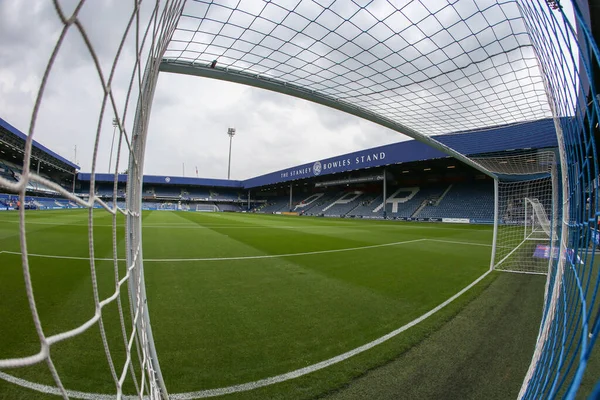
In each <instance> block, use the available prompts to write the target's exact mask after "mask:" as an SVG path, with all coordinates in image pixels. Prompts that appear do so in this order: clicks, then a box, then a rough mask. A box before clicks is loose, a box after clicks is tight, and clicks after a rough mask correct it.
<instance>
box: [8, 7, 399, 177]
mask: <svg viewBox="0 0 600 400" xmlns="http://www.w3.org/2000/svg"><path fill="white" fill-rule="evenodd" d="M62 3H64V4H65V9H66V10H67V11H68V10H70V9H72V8H71V7H72V3H73V2H69V1H67V2H62ZM101 3H104V2H102V1H90V2H88V3H86V5H85V6H84V9H83V10H82V14H81V19H82V21H84V23H86V24H85V26H86V28H87V29H86V31H87V32H88V34H89V35H90V38H91V40H92V42H93V44H94V47H95V48H97V52H98V53H100V55H103V53H102V51H103V46H104V45H105V44H106V43H108V42H110V41H111V40H112V41H113V42H116V41H115V40H114V39H115V38H118V37H119V36H120V33H119V29H122V26H123V22H124V20H123V18H120V17H119V15H118V13H115V11H118V10H121V7H122V4H120V3H131V2H124V1H123V2H120V1H118V0H113V1H112V2H111V1H108V2H106V3H108V4H101ZM107 6H108V9H105V7H107ZM123 14H124V13H123ZM104 17H109V18H104ZM60 28H61V24H60V23H59V21H58V18H57V15H56V12H55V10H54V8H53V6H52V4H51V2H49V1H47V0H31V1H29V0H28V1H0V117H1V118H3V119H5V120H6V121H7V122H9V123H10V124H12V125H14V126H15V127H16V128H18V129H19V130H21V131H22V132H25V133H27V131H28V128H29V123H30V119H31V112H32V109H33V105H34V101H35V96H36V94H37V90H38V87H39V84H40V81H41V77H42V74H43V71H44V67H45V65H46V63H47V60H48V58H49V56H50V54H51V51H52V46H53V45H54V43H55V42H56V38H57V37H58V34H59V32H60ZM115 31H116V32H115ZM107 46H109V45H107ZM110 50H111V49H107V51H106V53H107V54H108V53H110ZM109 59H110V58H109ZM117 85H120V86H119V87H117ZM126 85H127V80H126V79H122V80H118V81H117V84H116V85H115V90H120V91H122V92H125V91H126ZM100 95H101V90H100V86H99V84H98V78H97V75H96V73H95V71H94V68H93V64H92V60H91V58H90V57H89V56H88V52H87V50H86V49H85V47H84V46H83V43H82V41H81V39H80V37H79V35H78V34H77V33H76V32H74V31H73V32H70V33H69V34H67V37H66V39H65V45H64V47H63V49H62V50H61V53H59V57H58V59H57V61H56V62H55V66H54V68H53V70H52V73H51V75H50V79H49V82H48V87H47V89H46V92H45V95H44V98H43V102H42V107H41V108H40V115H39V117H38V122H37V125H36V130H35V134H34V138H35V139H36V140H37V141H39V142H40V143H42V144H44V145H45V146H47V147H48V148H50V149H52V150H53V151H55V152H57V153H58V154H60V155H61V156H63V157H65V158H67V159H69V160H74V157H75V146H77V160H74V161H77V162H78V165H80V166H81V169H82V171H84V172H86V171H90V169H91V159H92V154H93V146H94V138H95V132H96V127H97V125H98V122H97V121H98V113H99V104H100V100H101V97H100ZM112 116H113V115H112V112H111V111H110V110H109V111H107V113H106V116H105V118H104V120H103V121H102V123H101V124H100V125H101V141H100V146H99V150H98V165H97V170H98V171H100V172H107V170H108V160H109V153H110V146H111V139H112V132H113V128H112V124H111V119H112ZM228 127H235V128H236V129H237V135H236V136H235V138H234V140H233V151H232V153H233V155H232V167H231V170H232V172H231V177H232V179H245V178H250V177H253V176H257V175H260V174H264V173H268V172H272V171H275V170H278V169H282V168H286V167H289V166H294V165H297V164H301V163H304V162H309V161H313V160H317V159H321V158H325V157H330V156H335V155H338V154H343V153H346V152H351V151H355V150H360V149H364V148H369V147H374V146H379V145H383V144H388V143H393V142H396V141H399V140H406V137H404V136H403V135H400V134H398V133H395V132H393V131H391V130H388V129H386V128H382V127H380V126H378V125H375V124H373V123H370V122H368V121H364V120H362V119H359V118H357V117H353V116H350V115H347V114H345V113H342V112H340V111H337V110H333V109H329V108H326V107H323V106H320V105H317V104H313V103H310V102H307V101H304V100H299V99H296V98H292V97H289V96H285V95H281V94H277V93H272V92H268V91H265V90H261V89H255V88H251V87H247V86H242V85H239V84H232V83H226V82H220V81H216V80H210V79H206V78H197V77H190V76H181V75H175V74H168V73H161V75H160V78H159V81H158V87H157V91H156V95H155V101H154V105H153V109H152V117H151V124H150V128H149V136H148V144H147V150H146V161H145V169H144V172H145V173H146V174H155V175H171V176H181V175H182V173H183V171H182V170H183V164H185V174H186V176H195V168H196V167H198V171H199V176H200V177H206V178H226V177H227V157H228V153H227V152H228V146H229V139H228V136H227V128H228ZM113 165H114V164H113ZM121 165H122V167H121V168H120V169H124V168H125V164H124V163H122V164H121Z"/></svg>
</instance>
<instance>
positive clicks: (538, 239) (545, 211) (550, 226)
mask: <svg viewBox="0 0 600 400" xmlns="http://www.w3.org/2000/svg"><path fill="white" fill-rule="evenodd" d="M555 159H556V157H555V153H554V152H553V151H539V152H533V153H531V152H529V153H524V154H517V155H512V156H497V157H488V158H482V159H479V162H480V163H481V164H483V165H485V166H486V167H487V168H489V169H490V170H492V171H494V172H495V173H496V174H497V175H498V192H497V194H496V196H497V202H498V210H497V216H496V221H497V239H496V247H495V257H494V260H493V266H494V268H495V269H498V270H505V271H515V272H529V273H540V274H545V273H547V272H548V267H549V264H550V262H551V261H552V257H556V254H557V241H556V238H557V233H556V230H557V223H558V220H557V218H558V213H557V210H556V208H557V203H556V199H555V198H554V194H555V189H556V190H558V187H557V179H556V161H555Z"/></svg>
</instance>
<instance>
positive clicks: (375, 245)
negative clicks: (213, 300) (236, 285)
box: [144, 239, 427, 262]
mask: <svg viewBox="0 0 600 400" xmlns="http://www.w3.org/2000/svg"><path fill="white" fill-rule="evenodd" d="M423 240H427V239H414V240H406V241H403V242H393V243H383V244H374V245H371V246H362V247H349V248H346V249H333V250H319V251H308V252H304V253H288V254H267V255H261V256H241V257H213V258H162V259H161V258H154V259H149V260H144V262H186V261H233V260H257V259H263V258H283V257H299V256H312V255H315V254H328V253H342V252H345V251H356V250H366V249H375V248H378V247H389V246H397V245H399V244H407V243H415V242H421V241H423Z"/></svg>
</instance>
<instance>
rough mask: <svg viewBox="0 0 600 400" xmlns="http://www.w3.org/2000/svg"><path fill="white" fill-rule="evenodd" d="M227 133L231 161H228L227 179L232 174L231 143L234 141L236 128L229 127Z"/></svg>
mask: <svg viewBox="0 0 600 400" xmlns="http://www.w3.org/2000/svg"><path fill="white" fill-rule="evenodd" d="M227 134H228V135H229V163H227V179H229V177H230V175H231V143H232V141H233V137H234V136H235V128H229V129H227Z"/></svg>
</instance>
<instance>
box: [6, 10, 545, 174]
mask: <svg viewBox="0 0 600 400" xmlns="http://www.w3.org/2000/svg"><path fill="white" fill-rule="evenodd" d="M298 1H299V0H278V3H281V4H282V5H284V6H285V7H288V9H289V10H291V9H294V7H296V6H298V7H300V8H302V7H304V8H305V9H303V10H301V11H298V12H299V13H300V12H302V13H303V14H302V15H303V16H304V15H305V14H304V13H315V15H314V16H313V17H311V18H313V19H314V20H315V21H313V22H311V23H310V24H308V20H304V21H305V22H302V21H301V20H302V18H303V17H299V15H295V17H296V18H295V21H296V22H294V23H293V24H292V25H293V26H292V27H291V29H290V28H285V30H283V26H284V25H285V24H286V23H287V22H285V21H287V20H288V19H287V17H288V16H289V15H288V14H289V12H288V11H286V10H284V9H282V8H281V7H280V6H277V5H274V4H273V2H264V1H263V0H235V1H234V2H233V3H232V2H231V0H219V1H216V2H215V4H217V5H214V4H213V5H211V6H210V9H207V8H206V5H203V4H202V3H198V2H192V1H188V5H187V6H186V11H188V12H189V13H191V14H192V15H204V14H208V15H209V16H210V17H212V18H215V19H217V20H222V22H224V23H227V24H229V23H236V24H244V23H246V22H244V20H245V21H247V25H246V27H250V26H252V28H251V29H254V28H256V29H259V30H264V32H266V33H267V34H268V32H270V31H271V30H273V28H270V26H273V27H275V26H277V27H278V29H279V28H281V29H282V30H280V31H275V30H273V32H274V33H272V34H271V35H272V37H269V38H270V39H271V42H277V41H279V42H280V43H284V42H283V40H288V42H286V46H288V47H289V48H288V50H286V51H287V53H285V54H283V53H280V54H278V56H279V57H286V54H287V55H289V54H296V55H295V56H293V57H296V58H295V59H293V60H291V61H286V63H288V65H287V67H289V66H290V65H292V66H293V65H302V64H304V66H302V67H296V68H298V69H297V70H296V71H299V73H303V74H305V75H310V74H311V71H317V72H314V73H315V74H323V75H325V74H327V73H330V75H332V76H334V77H335V79H330V78H327V79H330V80H328V81H327V82H326V83H327V84H328V85H329V86H327V90H331V93H338V94H339V95H341V97H342V98H345V99H347V100H348V101H351V102H354V104H357V105H359V106H365V107H371V109H373V110H375V111H376V112H380V113H383V115H384V116H386V117H388V118H391V119H393V120H395V121H398V122H400V123H403V124H406V125H408V126H411V127H413V128H416V129H417V130H418V131H421V132H423V133H425V134H431V133H436V132H437V133H441V132H444V133H445V132H453V131H457V130H461V129H473V128H475V127H487V126H493V125H500V124H506V123H514V122H518V121H525V120H533V119H539V118H543V117H547V116H549V115H550V114H549V109H548V107H547V103H546V94H545V91H544V88H543V85H542V79H541V76H540V74H539V70H538V69H537V64H536V61H535V60H536V59H535V57H534V53H533V50H532V48H531V46H530V43H529V41H528V38H527V35H526V34H525V26H524V24H523V23H522V22H521V21H520V20H519V15H520V14H519V11H518V9H517V8H516V5H515V3H511V2H500V3H498V2H496V1H495V0H476V1H475V0H458V1H452V2H445V1H442V0H439V1H438V0H436V1H435V2H434V1H431V2H430V1H429V0H428V1H424V0H421V1H413V2H404V1H396V0H388V1H383V0H381V1H379V0H377V1H374V2H373V3H372V4H369V10H370V11H369V13H371V14H369V13H367V12H366V11H365V10H362V9H360V8H359V7H357V6H356V4H355V3H353V2H350V1H347V2H345V1H338V2H335V3H333V5H331V7H330V8H324V7H321V5H319V4H320V3H323V1H321V0H318V1H320V3H318V1H317V2H311V1H309V0H303V1H302V2H301V3H300V5H298V4H299V3H298ZM313 1H316V0H313ZM59 3H60V4H61V7H62V8H63V12H64V13H65V15H67V16H69V15H70V14H71V13H72V11H73V9H74V7H75V5H76V4H77V3H78V2H77V1H76V0H63V1H60V2H59ZM326 3H327V4H329V3H330V2H326ZM133 4H134V2H133V1H125V0H94V1H87V2H86V3H85V4H84V6H83V8H82V9H81V12H80V13H79V15H78V16H79V21H80V22H81V25H82V26H83V27H84V31H85V35H86V36H87V38H88V39H89V42H90V43H91V47H92V48H93V53H94V54H95V56H96V59H97V60H98V63H99V69H100V70H101V74H102V76H104V79H105V80H107V79H108V76H109V74H110V71H111V68H112V65H113V60H114V59H115V56H116V54H117V51H118V48H119V43H120V39H121V38H122V37H126V38H127V39H126V40H125V42H124V46H123V51H122V52H121V54H120V56H119V57H118V62H117V67H116V69H115V71H116V73H115V76H114V79H113V81H112V84H111V89H112V92H113V94H114V98H115V101H116V104H117V110H118V115H119V116H120V117H121V118H122V117H123V110H124V109H125V102H126V99H127V90H128V85H129V81H130V77H131V71H132V70H133V65H134V61H135V35H134V34H133V32H131V31H130V32H129V34H128V35H124V33H125V31H126V26H127V22H128V18H129V16H130V15H131V14H132V7H133ZM163 4H164V3H163ZM226 4H229V5H230V6H231V7H238V9H236V10H235V11H234V12H233V13H232V9H231V8H227V7H222V5H226ZM152 6H153V2H148V1H147V2H144V3H143V4H142V12H141V18H140V19H141V20H142V21H148V16H149V14H150V11H151V9H152ZM202 7H205V11H202V9H201V8H202ZM228 7H229V6H228ZM278 7H279V8H278ZM307 7H308V8H307ZM352 7H354V9H352ZM244 9H249V10H252V12H260V13H261V18H268V19H262V20H260V19H256V21H259V20H260V21H262V22H261V23H260V24H258V25H256V24H255V23H254V22H252V21H254V20H253V16H251V15H249V14H246V15H244V14H243V13H242V12H241V11H240V10H244ZM215 10H216V12H213V11H215ZM261 10H262V11H261ZM282 10H283V11H282ZM315 10H317V11H315ZM319 10H320V11H319ZM273 11H275V13H273ZM319 13H321V14H319ZM430 14H433V15H430ZM184 15H186V12H185V11H184ZM230 16H231V17H230ZM375 16H376V17H375ZM430 17H431V18H433V19H435V20H436V21H433V20H431V18H430ZM278 18H280V19H278ZM427 18H429V19H427ZM463 18H466V19H464V20H463ZM230 19H231V21H233V20H235V22H231V21H230ZM420 19H422V21H427V22H420V21H421V20H420ZM228 21H229V22H228ZM272 21H275V22H274V23H273V22H272ZM298 21H300V22H298ZM336 21H337V22H336ZM378 21H379V22H378ZM439 21H441V22H439ZM316 23H319V24H322V25H321V26H320V27H318V26H316V25H315V24H316ZM392 23H393V24H392ZM205 24H206V20H200V19H195V18H190V17H188V16H185V17H183V18H182V20H181V22H180V28H182V27H186V28H187V27H189V29H191V31H190V32H191V33H190V32H186V31H184V30H182V29H179V30H178V31H177V32H176V35H175V36H174V37H176V38H178V39H181V38H182V37H185V36H186V35H187V36H188V37H193V38H194V39H193V40H194V41H195V43H192V45H189V44H188V43H187V42H186V41H182V42H178V43H176V42H173V43H172V44H171V46H170V47H169V50H170V51H169V52H168V55H169V56H170V57H178V56H177V54H181V56H182V57H183V56H186V55H189V54H191V55H192V56H194V54H199V56H198V57H199V58H198V60H199V61H200V62H201V63H203V64H206V63H207V62H209V63H210V61H211V60H212V59H213V57H215V56H214V54H219V55H217V56H216V57H217V58H219V60H220V61H219V62H220V63H221V64H220V66H221V65H228V64H227V63H228V62H229V63H230V64H229V65H234V67H237V68H249V67H248V65H250V66H252V68H254V70H252V71H253V72H256V71H259V72H260V71H268V70H269V68H271V67H265V65H260V63H261V62H262V61H259V62H256V61H253V62H250V63H248V62H247V61H245V60H242V58H240V57H241V56H234V58H231V57H229V58H227V57H228V56H227V54H224V53H225V50H223V49H225V48H227V46H230V47H229V48H228V49H227V52H236V51H237V54H246V55H249V54H248V53H244V52H252V56H253V57H255V59H258V60H261V59H263V60H264V56H265V55H266V54H268V53H270V52H272V50H270V49H269V48H266V47H264V46H263V47H261V46H256V45H255V42H254V40H255V39H249V40H250V42H246V43H243V40H242V41H240V40H237V41H234V40H231V41H230V42H229V43H232V44H227V45H222V47H218V46H213V44H214V43H213V41H212V39H211V37H212V35H211V34H208V33H207V32H217V31H220V29H222V28H221V27H223V26H224V25H223V24H219V23H218V22H217V24H216V25H214V24H213V25H211V24H208V28H207V27H206V26H205ZM277 24H279V25H277ZM294 24H295V25H294ZM307 24H308V25H307ZM340 24H341V25H340ZM386 24H391V26H393V28H394V29H398V30H401V29H404V31H402V32H403V33H402V35H400V34H397V33H396V32H395V31H392V30H391V29H390V28H389V27H388V25H386ZM402 24H403V25H402ZM338 25H339V26H338ZM401 25H402V26H404V27H403V28H402V27H401ZM62 26H63V25H62V23H61V22H60V20H59V18H58V15H57V13H56V11H55V10H54V5H53V4H52V2H50V1H48V0H28V1H8V0H5V1H1V0H0V117H2V118H3V119H5V120H6V121H8V122H9V123H11V124H12V125H14V126H15V127H17V128H18V129H19V130H21V131H22V132H25V133H27V132H28V131H29V125H30V121H31V116H32V110H33V109H34V104H35V99H36V95H37V93H38V89H39V87H40V82H41V80H42V76H43V75H44V71H45V68H46V65H47V64H48V60H49V59H50V56H51V54H52V50H53V48H54V45H55V43H56V42H57V39H58V38H59V35H60V32H61V28H62ZM304 26H307V28H306V29H305V28H304ZM322 26H327V28H328V29H329V30H327V29H324V28H322ZM227 27H228V28H231V29H234V28H235V29H237V34H238V35H240V34H241V33H240V32H244V35H245V34H247V33H252V35H255V36H256V31H254V32H251V31H244V29H246V28H244V29H242V28H239V26H238V27H237V28H236V27H231V26H230V25H227ZM315 27H317V28H319V29H321V31H322V32H323V33H321V34H318V33H315V32H313V31H314V28H315ZM342 27H344V28H342ZM359 27H360V29H359ZM206 29H208V30H206ZM235 29H234V30H235ZM303 29H305V30H304V31H303ZM361 29H362V30H363V31H362V33H361ZM298 31H303V32H305V33H306V35H304V36H302V37H300V35H296V33H297V32H298ZM317 31H318V30H317ZM228 32H229V31H228ZM353 32H354V33H353ZM436 32H437V33H436ZM222 34H223V35H225V34H226V33H225V32H224V31H223V32H222ZM227 34H232V33H227ZM367 34H368V35H371V36H369V37H366V36H368V35H367ZM258 35H259V36H260V34H258ZM285 35H289V36H288V37H286V36H285ZM307 35H319V37H320V39H313V36H310V37H309V36H307ZM340 35H341V36H340ZM352 35H358V36H356V43H359V44H361V46H363V49H366V48H367V46H368V45H367V44H366V42H365V43H362V42H363V41H365V40H366V39H368V40H367V42H368V41H371V42H370V43H372V44H371V46H373V47H371V48H370V50H368V51H365V50H360V49H359V50H358V51H359V53H357V55H356V56H354V55H352V56H348V54H347V53H340V51H342V52H343V51H350V50H348V49H350V48H352V46H354V48H355V49H358V47H357V46H356V45H355V44H354V42H352V43H350V42H348V41H349V40H355V39H349V38H351V37H352ZM365 35H366V36H365ZM390 35H391V36H390ZM440 35H441V36H440ZM234 36H235V35H234ZM236 37H237V36H236ZM261 37H264V35H262V36H261ZM279 37H281V40H280V39H279ZM386 38H387V39H386ZM220 39H222V40H221V42H223V41H225V42H227V41H228V40H229V39H226V38H223V37H220ZM190 40H191V39H190ZM256 40H259V39H256ZM434 40H435V42H434ZM407 41H408V42H407ZM261 43H262V44H265V45H266V46H268V45H267V44H266V43H267V41H263V42H261ZM373 43H378V44H377V45H376V46H375V45H373ZM442 43H446V44H445V45H442ZM237 45H240V46H241V45H244V46H248V45H249V46H250V47H249V48H248V50H244V51H242V52H241V53H240V51H238V50H239V49H236V48H235V46H237ZM178 46H179V47H178ZM181 46H183V47H181ZM223 46H224V47H223ZM437 46H442V48H441V49H438V48H437ZM276 47H277V45H276V46H275V48H276ZM183 48H185V49H186V51H185V52H184V51H179V50H178V49H183ZM283 48H284V47H280V49H283ZM190 49H205V50H199V51H200V53H193V52H190V51H189V50H190ZM172 50H175V51H172ZM338 50H339V51H338ZM214 51H216V52H217V53H211V52H214ZM278 51H279V50H278ZM282 51H283V50H282ZM360 52H362V53H360ZM57 54H58V55H57V57H56V59H55V60H54V62H53V63H52V68H51V69H50V74H49V79H48V83H47V85H46V87H45V90H44V96H43V98H42V101H41V103H40V104H41V106H40V108H39V113H38V115H37V119H36V125H35V130H34V138H35V140H37V141H39V142H40V143H42V144H44V145H45V146H47V147H49V148H50V149H52V150H54V151H55V152H57V153H58V154H60V155H62V156H63V157H65V158H67V159H69V160H73V161H75V162H76V163H78V164H79V165H80V166H81V170H82V171H84V172H88V171H90V170H91V168H92V162H93V160H94V156H93V155H94V145H95V139H96V137H97V135H96V132H97V131H98V130H99V132H100V134H99V141H98V150H97V156H96V158H95V159H96V171H97V172H108V166H109V160H110V156H109V155H110V153H111V140H112V133H113V127H112V118H113V116H114V115H115V114H114V112H113V110H112V108H111V107H108V108H106V109H105V111H104V113H103V114H102V117H100V110H101V109H102V107H101V105H102V101H103V93H104V92H103V88H102V86H101V85H100V80H99V73H98V70H97V68H96V67H95V63H94V59H93V58H92V57H91V55H90V54H91V53H90V51H89V50H88V48H87V45H86V43H85V41H84V40H83V36H82V34H80V33H79V32H78V31H77V29H76V26H71V29H70V30H69V31H68V33H67V34H66V36H65V38H64V41H63V42H62V46H61V48H60V51H59V52H58V53H57ZM276 55H277V54H275V53H273V56H269V60H267V61H268V62H271V63H272V62H274V61H273V60H275V59H277V57H276ZM402 56H404V57H406V58H404V57H402ZM235 57H238V58H237V59H236V58H235ZM271 57H272V58H271ZM307 57H308V58H311V57H312V58H313V60H315V61H314V62H309V64H306V62H303V61H302V60H303V59H306V58H307ZM348 57H350V58H348ZM365 57H367V58H368V57H371V61H364V60H365ZM410 57H417V58H413V59H412V60H411V59H410ZM143 58H144V59H145V57H143ZM188 59H189V58H188ZM344 59H346V61H343V60H344ZM332 60H333V62H332ZM337 60H342V61H337ZM375 60H377V61H376V62H375ZM407 60H411V61H407ZM292 61H293V62H292ZM223 63H225V64H223ZM253 63H255V64H253ZM265 63H266V61H265ZM327 63H329V64H327ZM361 63H362V64H361ZM319 65H320V66H321V67H319ZM323 65H330V67H325V66H323ZM260 68H263V69H262V70H261V69H260ZM340 68H342V71H347V72H339V70H340ZM292 69H293V68H292ZM329 69H330V70H329ZM336 69H337V70H336ZM367 70H369V71H370V72H365V71H367ZM332 71H334V72H332ZM319 76H320V75H319ZM391 76H393V77H391ZM288 77H289V76H288ZM340 80H345V81H346V83H343V84H342V83H338V82H339V81H340ZM292 81H293V79H292ZM307 82H308V81H307ZM302 84H305V83H304V82H302ZM307 84H309V85H310V84H311V83H310V82H308V83H307ZM349 88H351V89H352V90H354V92H348V89H349ZM319 90H321V89H319ZM136 98H137V96H136V95H134V96H132V97H131V98H130V99H129V104H128V107H127V110H128V111H127V115H126V116H125V127H126V130H127V132H129V133H130V132H131V131H132V121H133V113H134V111H135V108H136V107H135V105H136V104H135V99H136ZM390 102H392V103H390ZM524 102H525V103H524ZM523 104H525V106H523ZM229 127H235V128H236V130H237V134H236V136H235V138H234V139H233V151H232V153H233V155H232V167H231V170H232V173H231V177H232V179H246V178H250V177H253V176H257V175H261V174H265V173H269V172H272V171H275V170H278V169H283V168H286V167H291V166H295V165H298V164H302V163H306V162H312V161H314V160H319V159H323V158H326V157H332V156H336V155H341V154H344V153H347V152H352V151H356V150H361V149H366V148H370V147H375V146H380V145H384V144H389V143H394V142H398V141H402V140H407V139H408V138H407V137H406V136H404V135H401V134H399V133H396V132H393V131H391V130H388V129H386V128H383V127H381V126H378V125H375V124H373V123H371V122H368V121H365V120H362V119H359V118H357V117H353V116H351V115H348V114H345V113H342V112H340V111H337V110H333V109H329V108H327V107H323V106H320V105H317V104H314V103H310V102H307V101H304V100H299V99H296V98H293V97H289V96H285V95H281V94H277V93H273V92H269V91H265V90H261V89H255V88H251V87H247V86H243V85H239V84H232V83H226V82H221V81H216V80H210V79H206V78H198V77H190V76H182V75H175V74H170V73H161V74H160V75H159V79H158V84H157V89H156V93H155V97H154V102H153V107H152V114H151V119H150V125H149V134H148V141H147V148H146V159H145V168H144V173H145V174H153V175H167V176H181V175H183V166H184V165H185V176H196V168H198V175H199V176H200V177H205V178H226V176H227V158H228V146H229V138H228V136H227V129H228V128H229ZM75 147H77V155H76V156H75ZM115 147H117V146H116V145H115ZM121 148H122V149H125V146H124V145H123V146H122V147H121ZM125 157H126V155H125V154H124V156H123V157H122V160H121V162H120V163H119V171H123V170H125V169H126V167H127V165H126V162H125ZM113 159H114V156H113ZM113 169H114V161H113Z"/></svg>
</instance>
